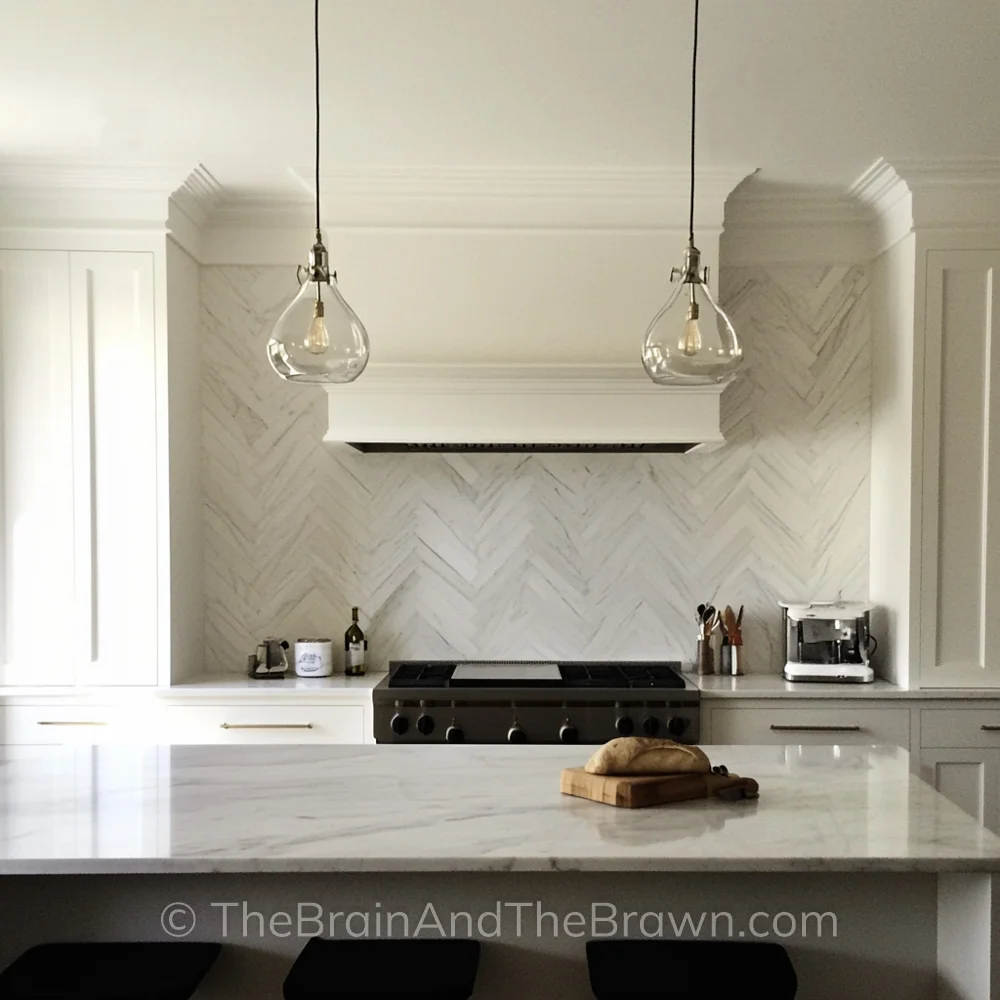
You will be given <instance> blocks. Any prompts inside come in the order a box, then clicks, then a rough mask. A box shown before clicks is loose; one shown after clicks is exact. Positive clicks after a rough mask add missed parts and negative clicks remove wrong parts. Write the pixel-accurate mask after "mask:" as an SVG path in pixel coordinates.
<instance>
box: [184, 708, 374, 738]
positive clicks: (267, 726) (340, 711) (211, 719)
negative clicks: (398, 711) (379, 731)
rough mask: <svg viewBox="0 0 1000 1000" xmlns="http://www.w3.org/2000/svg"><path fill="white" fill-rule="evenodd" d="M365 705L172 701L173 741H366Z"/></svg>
mask: <svg viewBox="0 0 1000 1000" xmlns="http://www.w3.org/2000/svg"><path fill="white" fill-rule="evenodd" d="M365 715H366V713H365V709H364V707H363V706H361V705H316V704H313V705H301V704H300V705H275V704H270V705H259V704H246V703H243V704H226V705H171V706H169V707H168V708H167V712H166V733H165V736H166V740H167V742H170V743H174V744H176V743H367V742H369V740H368V739H367V738H366V732H365Z"/></svg>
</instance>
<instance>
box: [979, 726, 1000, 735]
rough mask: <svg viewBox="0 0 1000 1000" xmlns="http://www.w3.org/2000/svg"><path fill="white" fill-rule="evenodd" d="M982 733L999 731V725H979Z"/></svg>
mask: <svg viewBox="0 0 1000 1000" xmlns="http://www.w3.org/2000/svg"><path fill="white" fill-rule="evenodd" d="M979 728H980V729H981V730H982V731H983V732H984V733H1000V726H980V727H979Z"/></svg>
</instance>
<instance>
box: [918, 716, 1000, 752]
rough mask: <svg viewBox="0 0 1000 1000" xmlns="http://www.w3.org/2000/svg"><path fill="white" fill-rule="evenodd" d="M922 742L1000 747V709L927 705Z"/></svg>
mask: <svg viewBox="0 0 1000 1000" xmlns="http://www.w3.org/2000/svg"><path fill="white" fill-rule="evenodd" d="M920 745H921V746H922V747H982V748H983V749H995V750H1000V709H998V708H925V709H923V710H922V711H921V713H920Z"/></svg>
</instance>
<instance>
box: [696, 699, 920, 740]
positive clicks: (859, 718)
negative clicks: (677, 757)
mask: <svg viewBox="0 0 1000 1000" xmlns="http://www.w3.org/2000/svg"><path fill="white" fill-rule="evenodd" d="M711 713H712V718H711V732H712V742H713V743H720V744H728V743H749V744H756V745H773V744H781V743H801V744H808V745H814V746H823V745H832V744H835V743H843V744H862V745H863V744H882V745H886V746H898V747H904V748H907V749H908V748H909V743H910V713H909V710H908V709H905V708H857V709H855V708H850V707H848V708H777V707H776V708H713V709H711Z"/></svg>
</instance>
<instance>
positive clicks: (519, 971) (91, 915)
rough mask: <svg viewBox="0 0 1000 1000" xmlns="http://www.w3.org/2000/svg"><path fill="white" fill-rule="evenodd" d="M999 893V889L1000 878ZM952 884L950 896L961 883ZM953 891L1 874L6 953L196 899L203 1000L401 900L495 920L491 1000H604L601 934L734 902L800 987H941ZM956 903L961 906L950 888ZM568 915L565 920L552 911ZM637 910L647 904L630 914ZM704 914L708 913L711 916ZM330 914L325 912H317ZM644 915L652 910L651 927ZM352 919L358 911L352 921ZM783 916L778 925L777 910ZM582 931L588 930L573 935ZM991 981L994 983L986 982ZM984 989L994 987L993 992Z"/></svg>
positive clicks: (373, 919)
mask: <svg viewBox="0 0 1000 1000" xmlns="http://www.w3.org/2000/svg"><path fill="white" fill-rule="evenodd" d="M941 877H942V878H947V879H950V878H955V877H956V876H941ZM960 878H963V879H966V880H970V879H971V880H973V881H972V882H967V883H963V884H962V885H958V884H956V885H955V886H953V887H952V889H953V892H952V896H953V899H952V900H951V904H952V905H951V909H950V911H948V912H950V913H951V916H950V917H946V918H945V919H946V923H947V921H948V920H952V921H954V920H957V919H958V917H957V916H956V914H957V913H958V912H961V911H962V910H963V905H964V904H963V898H964V899H965V904H967V903H968V899H969V898H978V899H980V902H981V901H982V900H981V897H982V892H983V889H982V886H981V885H980V887H979V888H978V889H977V888H976V887H975V880H977V879H978V880H979V882H980V883H982V881H983V880H984V879H985V880H986V882H989V880H990V877H989V876H977V875H974V876H961V877H960ZM986 891H987V895H989V889H988V888H987V890H986ZM942 892H945V893H946V895H947V891H946V890H942ZM962 892H965V893H966V894H968V893H972V897H968V895H967V896H966V897H962V896H961V893H962ZM976 893H978V896H977V895H976ZM938 901H939V892H938V878H937V876H935V875H930V874H885V873H878V874H876V873H871V874H846V875H845V874H829V873H813V872H803V873H796V874H788V873H784V874H775V873H759V874H757V873H754V874H747V873H728V874H722V873H720V874H715V873H711V872H707V873H680V874H648V873H643V874H639V873H608V874H604V873H599V872H579V873H575V872H552V873H501V872H497V873H467V872H465V873H463V872H455V873H445V874H442V873H408V874H399V873H378V872H373V873H370V874H320V875H316V874H289V875H281V874H265V875H261V874H247V875H232V874H218V875H44V876H35V875H23V876H6V877H4V878H3V879H2V880H0V913H2V914H3V916H4V921H3V922H4V934H3V935H2V937H0V960H2V961H3V962H4V963H7V962H9V961H11V960H12V959H13V958H14V957H16V955H17V954H18V953H20V952H21V951H22V950H24V949H25V948H27V947H29V946H30V945H33V944H37V943H40V942H42V941H58V940H112V939H116V938H117V939H131V940H136V939H145V940H154V941H162V940H168V934H167V933H166V931H165V930H164V926H163V924H164V922H166V923H167V924H168V925H169V926H170V927H171V928H172V929H173V932H174V933H177V934H179V933H181V932H182V931H184V930H185V929H186V927H187V923H186V922H187V921H188V920H189V919H190V913H191V912H192V911H193V913H194V916H195V921H196V923H195V927H194V930H193V931H192V932H191V933H190V934H189V935H186V936H184V937H183V940H218V941H221V942H222V943H223V945H224V946H225V947H224V948H223V952H222V955H221V957H220V958H219V960H218V962H217V963H216V966H215V967H214V968H213V970H212V971H211V972H210V974H209V976H208V977H207V978H206V980H205V981H204V983H203V984H202V986H201V987H200V989H199V991H198V993H197V997H198V1000H230V998H232V1000H235V998H237V997H239V998H242V1000H256V998H261V1000H263V998H265V997H274V996H280V988H281V983H282V980H283V979H284V976H285V973H286V972H287V970H288V969H289V967H290V966H291V963H292V961H293V960H294V958H295V956H296V955H297V954H298V952H299V950H300V949H301V947H302V946H303V944H304V943H305V938H299V937H297V936H296V935H297V932H298V931H299V930H302V931H304V932H305V933H306V934H311V933H315V932H316V931H317V930H318V928H319V926H320V925H322V926H323V929H324V933H327V934H328V933H329V921H330V919H331V915H334V914H338V913H339V914H342V916H340V917H336V916H333V917H332V919H333V921H334V928H333V929H334V932H335V935H336V936H338V937H342V936H348V931H349V930H350V932H352V933H356V934H357V933H363V932H364V928H365V926H366V924H365V915H367V927H368V930H369V933H370V934H372V935H373V936H374V935H375V934H376V932H377V931H378V930H379V929H381V933H382V935H383V936H386V935H387V933H388V932H387V921H388V919H389V918H388V915H389V914H390V913H393V914H396V916H395V917H394V918H393V925H392V931H393V934H394V935H396V936H400V934H401V933H402V932H403V919H402V917H400V916H399V914H401V913H405V914H407V916H408V918H409V931H410V934H411V935H412V934H414V933H415V932H416V929H417V925H418V923H419V921H420V918H421V916H423V917H424V918H425V924H424V928H425V930H424V932H423V933H422V935H421V936H435V935H436V934H437V929H436V927H435V925H434V919H433V918H434V917H436V918H437V919H439V920H440V922H441V924H442V925H443V926H444V929H445V931H446V933H449V934H450V933H451V931H452V929H454V930H455V931H456V933H457V936H466V935H467V932H468V920H467V919H466V917H465V916H464V914H466V913H468V914H469V915H470V918H471V919H472V922H473V924H472V926H473V932H474V934H476V932H477V930H478V928H477V924H479V921H480V920H482V930H483V931H484V932H485V933H484V936H483V937H481V938H480V939H481V940H482V942H483V951H482V958H481V963H480V971H479V977H478V980H477V988H476V992H475V994H474V996H475V998H476V1000H551V998H552V997H555V996H558V997H560V998H561V1000H591V998H592V994H591V992H590V988H589V982H588V977H587V967H586V959H585V954H584V942H585V941H586V940H587V938H589V937H591V936H595V935H594V932H595V931H596V932H597V933H609V932H611V931H612V930H617V932H618V934H619V936H624V934H623V932H624V929H625V926H624V925H625V920H626V919H628V920H629V924H628V932H629V933H628V936H630V937H639V938H641V937H643V936H644V935H643V931H645V933H646V934H652V935H656V934H658V933H659V922H660V920H662V921H663V928H664V936H668V937H673V936H674V934H673V931H672V927H671V922H670V915H673V919H674V921H675V922H678V925H679V926H683V927H684V929H685V933H684V934H683V936H685V937H691V936H693V935H692V933H691V928H692V923H690V922H689V923H687V924H686V925H681V924H680V923H679V922H680V921H682V920H683V915H684V914H685V912H687V913H688V914H690V920H691V921H695V922H696V921H698V920H699V919H701V920H702V923H701V928H702V930H701V936H702V937H703V938H710V937H711V926H712V919H713V917H712V915H713V914H715V915H716V916H715V918H714V919H715V927H716V935H717V937H718V938H728V937H730V933H729V928H730V925H729V918H728V917H727V916H725V915H726V914H729V915H731V919H732V931H733V934H732V936H733V937H735V938H737V939H741V940H746V941H752V940H754V937H753V935H752V933H751V931H750V924H749V921H750V919H751V917H752V915H753V914H755V913H767V914H768V916H767V917H758V918H757V919H756V922H755V923H754V925H753V928H754V930H756V932H757V933H762V932H767V937H761V938H760V940H768V941H776V942H778V943H782V944H784V945H785V946H786V947H787V948H788V951H789V954H790V956H791V959H792V962H793V963H794V965H795V969H796V972H797V974H798V977H799V981H800V984H801V986H800V995H801V996H803V997H808V998H810V1000H843V997H844V996H856V995H860V994H858V993H857V992H856V990H857V988H858V987H859V984H862V983H863V984H864V995H865V997H866V998H867V1000H883V998H884V1000H898V998H900V997H907V998H909V1000H925V998H926V1000H937V998H938V996H939V980H938V973H937V968H936V962H937V957H938V920H939V912H938ZM944 902H945V904H946V907H947V905H948V899H945V900H944ZM987 902H988V900H987ZM244 903H245V904H246V906H245V914H244V905H243V904H244ZM498 903H500V904H501V907H500V921H499V936H493V935H494V933H495V932H496V931H497V930H498V928H497V921H496V919H495V917H494V916H492V915H493V914H495V913H496V911H497V904H498ZM515 903H520V904H524V903H527V904H529V905H528V906H527V907H524V906H522V907H521V908H520V909H518V908H517V907H515V906H513V905H505V904H515ZM213 904H216V905H214V906H213ZM229 904H236V905H235V906H230V905H229ZM428 904H430V906H431V907H432V911H433V915H432V913H431V912H430V911H428V909H427V907H428ZM595 905H596V907H597V908H596V909H595V908H594V907H595ZM171 907H173V909H171ZM188 907H190V910H188V909H187V908H188ZM610 907H614V910H613V911H612V910H611V909H610ZM165 913H166V915H164V914H165ZM518 913H520V915H521V925H520V928H518V926H517V922H516V916H517V914H518ZM540 913H541V914H542V915H541V916H539V914H540ZM553 913H554V914H555V915H556V916H555V918H553V917H551V916H548V915H547V914H553ZM574 913H579V914H581V915H582V918H583V919H582V921H581V920H580V919H578V918H575V917H573V916H571V915H572V914H574ZM626 913H635V914H637V915H642V914H646V916H645V917H644V918H642V917H640V916H636V917H632V918H626V917H625V914H626ZM824 913H826V914H830V913H832V914H836V919H837V928H836V933H837V936H836V938H834V937H833V936H832V924H831V922H830V919H829V917H827V918H826V923H825V925H824V926H823V927H822V928H819V927H817V925H816V923H815V920H814V921H813V923H812V924H810V925H809V927H808V931H807V932H806V933H805V936H803V933H801V932H800V931H801V927H802V926H804V925H803V917H802V915H803V914H824ZM258 914H259V916H257V915H258ZM286 914H287V916H288V920H287V921H286V920H285V919H284V915H286ZM351 914H354V916H353V917H351V916H350V915H351ZM650 914H652V916H650ZM702 914H705V915H706V916H705V917H704V918H702ZM779 914H787V915H790V916H778V915H779ZM223 915H225V917H226V924H225V926H224V925H223ZM453 915H455V916H454V917H453ZM979 915H980V916H981V910H980V911H979ZM600 918H603V921H602V920H601V919H600ZM793 918H794V920H795V922H796V924H797V925H798V926H797V928H796V932H795V933H793V934H790V935H789V936H787V937H784V936H782V935H784V934H787V933H788V931H789V930H790V929H791V928H792V920H793ZM317 919H318V920H319V921H320V924H317V923H316V922H315V921H316V920H317ZM640 919H644V921H645V923H644V924H643V925H642V926H640ZM962 919H967V918H965V917H963V918H962ZM348 920H351V921H352V923H351V926H350V928H348V926H347V921H348ZM567 920H568V923H567ZM775 920H776V921H777V923H773V921H775ZM244 921H245V923H244ZM310 921H311V922H310ZM380 921H381V923H380ZM296 925H298V926H296ZM949 926H950V925H949ZM539 930H540V931H541V934H539ZM953 931H954V936H957V937H958V938H959V944H961V947H962V948H963V949H964V958H963V959H962V962H963V963H965V964H964V966H963V967H966V966H968V964H969V963H971V964H972V965H973V966H975V964H976V963H977V962H981V961H982V955H981V952H982V947H983V945H982V943H981V942H980V941H978V940H974V941H973V943H972V944H969V942H968V941H965V940H964V939H961V935H960V932H961V931H962V926H960V925H959V924H955V925H954V928H953ZM223 932H225V933H223ZM740 932H742V938H741V937H740ZM576 934H579V935H580V936H579V937H574V936H572V935H576ZM477 936H478V934H477ZM943 940H944V941H945V943H946V945H947V947H948V948H951V949H952V952H951V953H952V954H957V952H955V951H954V948H955V947H956V944H955V941H952V940H951V939H949V938H948V932H947V927H946V928H945V933H944V934H943ZM970 949H971V951H970ZM947 957H948V956H947V955H945V956H944V960H945V962H946V963H947ZM334 974H335V970H334ZM989 978H990V977H989V975H988V974H987V975H986V976H985V978H984V977H983V975H981V974H980V975H979V978H978V980H977V974H976V973H975V972H973V973H969V972H968V971H966V973H965V974H964V979H963V982H964V983H965V985H962V984H959V987H957V988H959V990H960V991H959V992H952V993H947V994H945V993H942V994H941V995H942V996H945V995H947V996H948V998H949V1000H952V998H955V1000H957V998H959V997H961V998H962V1000H966V998H967V1000H988V998H989V997H990V996H991V995H993V994H990V993H989V992H988V990H989ZM977 981H980V982H984V983H986V986H985V987H977V986H976V985H975V984H976V982H977ZM949 988H950V987H949ZM982 988H985V989H986V990H987V992H985V993H982V992H981V989H982ZM963 991H971V992H963Z"/></svg>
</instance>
